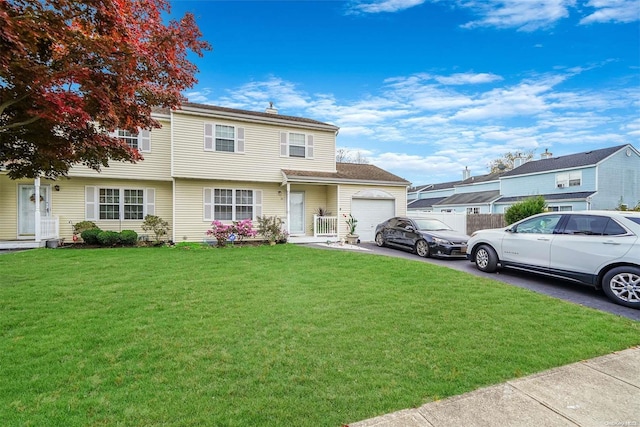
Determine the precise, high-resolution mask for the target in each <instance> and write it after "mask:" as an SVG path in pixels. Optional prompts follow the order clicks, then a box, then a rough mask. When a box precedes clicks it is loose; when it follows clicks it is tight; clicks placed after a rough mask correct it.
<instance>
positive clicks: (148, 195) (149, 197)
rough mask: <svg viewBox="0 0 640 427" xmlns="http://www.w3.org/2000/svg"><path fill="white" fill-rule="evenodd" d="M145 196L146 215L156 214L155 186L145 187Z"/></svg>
mask: <svg viewBox="0 0 640 427" xmlns="http://www.w3.org/2000/svg"><path fill="white" fill-rule="evenodd" d="M144 197H145V207H146V213H145V216H147V215H155V214H156V189H155V188H147V189H146V190H145V192H144Z"/></svg>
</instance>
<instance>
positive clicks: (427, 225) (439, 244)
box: [376, 217, 469, 259]
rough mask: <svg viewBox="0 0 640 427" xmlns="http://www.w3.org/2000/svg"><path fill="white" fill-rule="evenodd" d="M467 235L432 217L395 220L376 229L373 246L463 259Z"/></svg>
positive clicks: (397, 218)
mask: <svg viewBox="0 0 640 427" xmlns="http://www.w3.org/2000/svg"><path fill="white" fill-rule="evenodd" d="M467 240H469V236H467V235H466V234H463V233H459V232H457V231H455V230H453V229H452V228H451V227H449V226H448V225H447V224H445V223H443V222H442V221H439V220H437V219H435V218H407V217H395V218H391V219H388V220H387V221H385V222H383V223H382V224H378V226H377V227H376V244H377V245H378V246H391V247H395V248H398V249H404V250H409V251H412V252H415V253H416V254H418V255H419V256H421V257H425V258H426V257H430V256H433V257H439V258H459V259H465V258H466V252H467Z"/></svg>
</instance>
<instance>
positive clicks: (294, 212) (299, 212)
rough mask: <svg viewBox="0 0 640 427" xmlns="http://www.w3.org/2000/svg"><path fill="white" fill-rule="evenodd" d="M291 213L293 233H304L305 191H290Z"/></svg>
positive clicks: (290, 228) (290, 230) (291, 230)
mask: <svg viewBox="0 0 640 427" xmlns="http://www.w3.org/2000/svg"><path fill="white" fill-rule="evenodd" d="M289 214H290V215H291V225H290V227H289V232H290V233H291V234H304V192H291V193H289Z"/></svg>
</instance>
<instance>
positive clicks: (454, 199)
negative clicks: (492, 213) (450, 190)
mask: <svg viewBox="0 0 640 427" xmlns="http://www.w3.org/2000/svg"><path fill="white" fill-rule="evenodd" d="M498 198H500V190H490V191H478V192H475V193H462V194H454V195H453V196H449V197H447V198H446V199H444V200H442V201H441V202H440V203H438V206H445V205H446V206H448V205H474V204H480V203H491V202H493V201H495V200H497V199H498Z"/></svg>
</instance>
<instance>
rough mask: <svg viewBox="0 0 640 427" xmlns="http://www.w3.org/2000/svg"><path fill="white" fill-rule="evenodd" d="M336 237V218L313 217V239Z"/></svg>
mask: <svg viewBox="0 0 640 427" xmlns="http://www.w3.org/2000/svg"><path fill="white" fill-rule="evenodd" d="M337 235H338V217H337V216H318V215H313V236H314V237H336V236H337Z"/></svg>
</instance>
